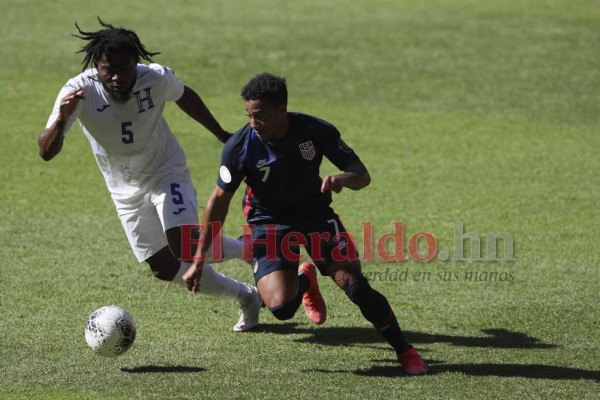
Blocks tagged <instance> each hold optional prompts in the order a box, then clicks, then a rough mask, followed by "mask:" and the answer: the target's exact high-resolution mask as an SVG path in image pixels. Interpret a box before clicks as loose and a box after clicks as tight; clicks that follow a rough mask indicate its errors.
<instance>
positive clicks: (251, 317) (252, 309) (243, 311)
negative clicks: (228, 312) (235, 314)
mask: <svg viewBox="0 0 600 400" xmlns="http://www.w3.org/2000/svg"><path fill="white" fill-rule="evenodd" d="M250 288H251V290H252V294H253V297H254V299H253V300H252V302H250V303H248V304H246V305H244V304H240V319H239V321H238V322H237V324H235V325H234V327H233V331H234V332H246V331H249V330H250V329H252V328H254V327H255V326H257V325H258V314H259V312H260V308H261V307H262V299H261V298H260V295H259V294H258V290H257V289H256V287H254V286H250Z"/></svg>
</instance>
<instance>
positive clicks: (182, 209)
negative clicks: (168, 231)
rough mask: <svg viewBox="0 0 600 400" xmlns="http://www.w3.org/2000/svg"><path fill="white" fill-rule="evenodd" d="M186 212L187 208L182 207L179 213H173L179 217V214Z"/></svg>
mask: <svg viewBox="0 0 600 400" xmlns="http://www.w3.org/2000/svg"><path fill="white" fill-rule="evenodd" d="M185 210H186V208H185V207H181V208H179V210H177V211H173V214H175V215H179V214H181V213H182V212H184V211H185Z"/></svg>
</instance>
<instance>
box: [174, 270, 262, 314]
mask: <svg viewBox="0 0 600 400" xmlns="http://www.w3.org/2000/svg"><path fill="white" fill-rule="evenodd" d="M191 265H192V264H191V263H187V262H182V263H181V266H180V267H179V271H178V272H177V275H175V277H174V278H173V280H172V282H173V283H177V284H179V285H183V274H185V272H186V271H187V270H188V268H189V267H190V266H191ZM200 293H202V294H206V295H209V296H214V297H221V298H225V299H231V300H234V301H237V302H239V303H240V304H243V305H245V304H248V303H249V302H251V301H254V297H255V295H254V293H253V291H252V289H251V286H250V285H247V284H245V283H242V282H238V281H236V280H235V279H232V278H230V277H228V276H227V275H223V274H221V273H219V272H217V271H215V270H214V269H213V268H212V267H211V266H210V265H209V264H204V265H203V266H202V276H201V277H200Z"/></svg>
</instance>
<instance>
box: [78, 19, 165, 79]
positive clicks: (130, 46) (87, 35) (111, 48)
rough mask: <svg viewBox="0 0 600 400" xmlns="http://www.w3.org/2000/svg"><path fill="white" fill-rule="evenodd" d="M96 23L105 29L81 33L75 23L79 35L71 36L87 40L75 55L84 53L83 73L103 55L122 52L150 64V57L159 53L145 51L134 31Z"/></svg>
mask: <svg viewBox="0 0 600 400" xmlns="http://www.w3.org/2000/svg"><path fill="white" fill-rule="evenodd" d="M98 22H99V23H100V25H102V26H103V27H104V28H105V29H101V30H99V31H96V32H85V31H82V30H81V28H80V27H79V25H78V24H77V23H75V27H77V30H78V31H79V35H77V34H72V35H73V36H75V37H77V38H79V39H83V40H87V41H88V43H87V44H86V45H85V46H83V47H82V48H81V50H79V51H77V52H76V53H77V54H78V53H85V57H84V58H83V62H82V64H83V71H85V70H86V69H87V68H88V67H89V66H90V64H91V63H92V62H96V61H98V60H100V59H101V58H102V56H103V55H104V54H109V53H116V52H124V53H129V54H131V55H132V56H133V57H135V60H136V62H139V61H140V59H144V60H146V61H149V62H152V56H155V55H157V54H160V53H152V52H149V51H148V50H146V48H145V47H144V45H143V44H142V42H140V38H139V37H138V35H137V34H136V33H135V32H134V31H130V30H128V29H125V28H117V27H114V26H113V25H111V24H107V23H105V22H104V21H102V20H101V19H100V17H98Z"/></svg>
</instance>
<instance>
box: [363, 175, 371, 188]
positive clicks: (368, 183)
mask: <svg viewBox="0 0 600 400" xmlns="http://www.w3.org/2000/svg"><path fill="white" fill-rule="evenodd" d="M364 183H365V185H364V186H363V187H367V186H369V185H370V184H371V175H370V174H369V173H368V172H367V173H366V174H365V182H364Z"/></svg>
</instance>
